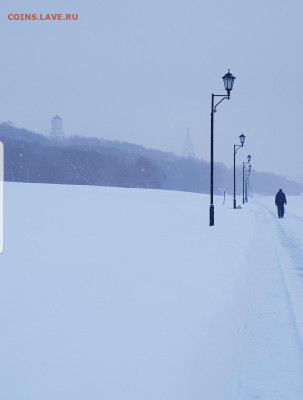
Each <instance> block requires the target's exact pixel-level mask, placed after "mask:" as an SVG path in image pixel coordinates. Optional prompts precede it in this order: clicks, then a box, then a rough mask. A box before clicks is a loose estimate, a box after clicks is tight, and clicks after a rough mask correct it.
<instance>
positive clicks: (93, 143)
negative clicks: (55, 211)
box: [0, 123, 303, 194]
mask: <svg viewBox="0 0 303 400" xmlns="http://www.w3.org/2000/svg"><path fill="white" fill-rule="evenodd" d="M0 140H1V141H2V142H3V144H4V154H5V156H4V178H5V180H6V181H13V182H33V183H34V182H40V183H61V184H74V185H98V186H116V187H130V188H135V187H137V188H152V189H166V190H180V191H188V192H197V193H209V163H208V162H206V161H202V160H197V159H194V158H182V157H178V156H176V155H175V154H173V153H166V152H161V151H158V150H150V149H146V148H144V147H142V146H137V145H133V144H129V143H121V142H116V141H106V140H102V139H96V138H84V137H76V136H75V137H71V138H68V139H65V141H64V142H56V141H54V140H51V139H49V138H47V137H45V136H43V135H40V134H37V133H33V132H30V131H28V130H26V129H19V128H15V127H13V126H12V125H10V124H7V123H2V124H1V125H0ZM214 172H215V174H214V175H215V182H214V191H215V193H216V194H221V193H222V192H223V191H224V189H226V193H230V194H231V193H232V191H233V172H232V170H230V169H227V168H226V167H225V166H224V165H223V164H215V171H214ZM237 185H238V188H237V189H238V190H237V192H238V193H240V192H241V190H242V189H241V188H242V169H241V168H239V169H238V170H237ZM279 188H283V190H285V192H286V193H288V194H300V193H302V192H303V186H302V185H299V184H297V183H295V182H290V181H288V180H287V179H285V178H284V177H281V176H278V175H274V174H267V173H266V174H265V173H257V172H254V171H253V170H252V172H251V178H250V192H251V193H252V192H255V193H260V194H273V193H275V192H276V191H277V190H278V189H279Z"/></svg>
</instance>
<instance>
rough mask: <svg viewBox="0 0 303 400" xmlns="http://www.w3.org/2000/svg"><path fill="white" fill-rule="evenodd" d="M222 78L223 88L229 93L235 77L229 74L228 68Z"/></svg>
mask: <svg viewBox="0 0 303 400" xmlns="http://www.w3.org/2000/svg"><path fill="white" fill-rule="evenodd" d="M222 79H223V82H224V87H225V90H226V91H227V93H229V92H230V91H231V90H232V89H233V86H234V80H235V79H236V77H235V76H233V74H231V73H230V71H229V70H228V72H227V74H225V75H224V76H222Z"/></svg>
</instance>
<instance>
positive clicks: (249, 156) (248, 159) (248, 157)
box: [247, 154, 251, 162]
mask: <svg viewBox="0 0 303 400" xmlns="http://www.w3.org/2000/svg"><path fill="white" fill-rule="evenodd" d="M250 160H251V155H250V154H249V155H248V156H247V161H248V162H250Z"/></svg>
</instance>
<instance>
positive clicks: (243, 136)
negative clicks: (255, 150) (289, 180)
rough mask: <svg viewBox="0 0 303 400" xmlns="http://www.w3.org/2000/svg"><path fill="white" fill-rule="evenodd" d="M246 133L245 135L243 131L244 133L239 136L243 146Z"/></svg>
mask: <svg viewBox="0 0 303 400" xmlns="http://www.w3.org/2000/svg"><path fill="white" fill-rule="evenodd" d="M245 137H246V136H245V135H243V133H242V135H240V136H239V138H240V143H241V144H242V146H243V144H244V142H245Z"/></svg>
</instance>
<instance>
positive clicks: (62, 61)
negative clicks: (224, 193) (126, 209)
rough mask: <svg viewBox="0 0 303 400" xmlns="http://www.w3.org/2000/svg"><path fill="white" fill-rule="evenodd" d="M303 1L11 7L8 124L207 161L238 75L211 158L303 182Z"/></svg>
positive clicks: (4, 115) (32, 1)
mask: <svg viewBox="0 0 303 400" xmlns="http://www.w3.org/2000/svg"><path fill="white" fill-rule="evenodd" d="M302 11H303V5H302V4H301V2H299V1H298V0H294V1H293V2H291V3H285V2H283V1H281V0H278V1H273V0H269V1H267V2H266V4H265V3H264V2H262V1H261V0H257V1H255V2H254V3H243V2H241V1H240V0H231V1H229V2H228V3H224V2H222V1H220V0H216V1H213V2H211V3H209V4H202V3H201V2H198V1H196V0H187V1H185V0H177V1H173V0H163V1H160V0H154V1H152V2H151V1H143V2H142V1H139V0H129V1H125V0H124V1H122V0H114V1H111V2H106V1H103V0H102V1H97V0H90V1H88V2H86V3H85V4H84V3H82V2H81V1H80V0H74V1H71V0H66V1H64V3H62V2H59V1H58V0H54V1H52V2H51V3H50V2H48V1H38V0H29V1H27V3H26V5H24V3H23V2H21V0H12V1H8V0H4V1H2V3H1V6H0V15H1V18H2V24H1V26H0V33H1V35H0V43H1V48H2V53H3V55H4V57H3V60H2V63H1V66H0V71H1V76H2V79H1V87H2V95H1V97H0V99H1V100H0V121H8V120H10V121H12V122H13V123H14V124H15V126H16V127H20V128H25V129H28V130H30V131H33V132H37V133H42V134H44V135H46V136H48V135H49V132H50V120H51V118H52V117H53V116H54V115H56V114H58V115H60V116H61V117H62V118H63V129H64V132H65V134H66V136H67V137H69V136H72V135H79V136H86V137H98V138H103V139H105V140H118V141H121V142H129V143H134V144H138V145H142V146H144V147H146V148H152V149H159V150H161V151H167V152H173V153H175V154H177V155H181V154H182V150H183V144H184V141H185V138H186V134H187V129H188V128H190V135H191V139H192V142H193V145H194V152H195V156H196V157H197V158H198V159H203V160H205V161H209V149H210V102H211V94H212V93H215V94H224V87H223V81H222V79H221V77H222V76H223V75H224V74H225V73H226V72H227V70H228V68H230V71H231V73H232V74H233V75H234V76H235V77H236V80H235V85H234V90H233V91H232V92H231V99H230V100H229V101H227V100H225V101H224V102H222V104H220V105H219V107H218V112H217V113H216V114H215V162H221V163H223V164H224V165H226V166H227V167H228V168H230V167H231V166H232V163H233V145H234V144H237V143H238V142H239V139H238V137H239V135H240V134H241V133H242V132H243V133H244V134H245V135H246V142H245V144H244V148H243V149H240V150H239V151H238V152H237V164H238V165H241V163H242V161H246V156H247V155H248V154H251V156H252V160H251V163H252V166H253V170H256V171H260V172H272V173H276V174H278V175H282V176H285V177H286V178H288V179H292V180H295V181H297V182H300V183H303V173H302V171H301V168H300V167H301V163H300V160H301V149H302V146H303V138H302V111H301V109H302V99H301V86H302V84H301V80H300V79H299V77H300V76H301V71H302V69H303V54H302V51H301V42H302V38H303V27H302V24H301V16H302ZM10 13H77V14H78V15H79V18H78V20H77V21H9V20H8V14H10Z"/></svg>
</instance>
